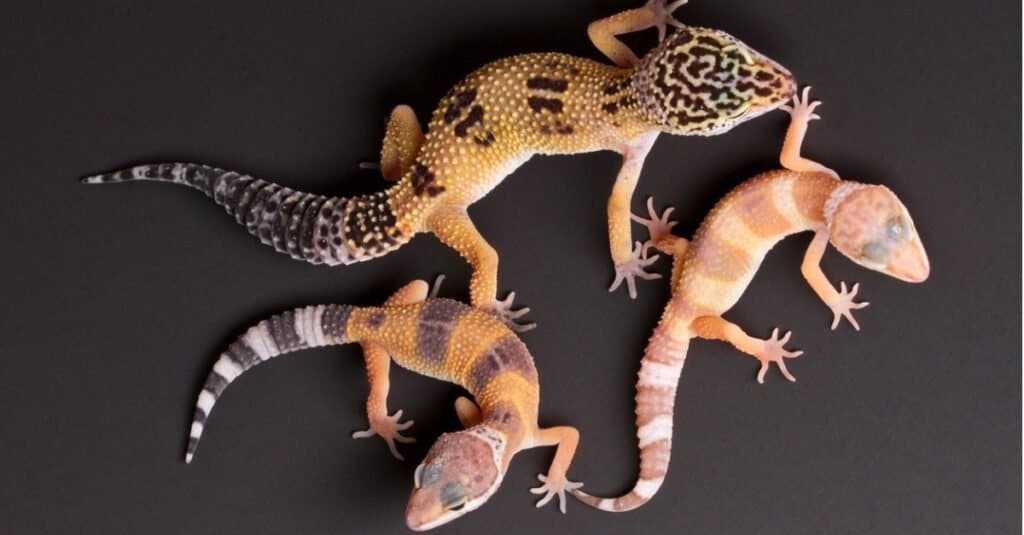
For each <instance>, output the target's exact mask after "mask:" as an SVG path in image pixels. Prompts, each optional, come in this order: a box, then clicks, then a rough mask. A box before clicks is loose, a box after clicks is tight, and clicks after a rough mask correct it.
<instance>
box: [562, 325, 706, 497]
mask: <svg viewBox="0 0 1024 535" xmlns="http://www.w3.org/2000/svg"><path fill="white" fill-rule="evenodd" d="M673 322H674V320H673V318H672V317H670V316H666V317H663V318H662V320H661V322H660V323H659V324H658V327H657V328H656V329H655V330H654V334H653V335H651V339H650V341H649V342H648V344H647V349H646V350H645V351H644V358H643V360H642V361H641V362H640V373H639V374H638V376H639V379H638V381H637V386H636V429H637V431H636V434H637V438H638V439H639V443H640V477H639V478H638V479H637V481H636V483H634V485H633V489H632V490H630V491H629V492H627V493H626V494H623V495H621V496H618V497H615V498H601V497H598V496H591V495H589V494H587V493H585V492H583V491H580V490H573V491H571V492H572V493H573V495H574V496H576V498H578V499H579V500H580V501H582V502H583V503H585V504H587V505H589V506H591V507H594V508H597V509H600V510H602V511H611V512H623V511H629V510H632V509H636V508H637V507H640V506H641V505H643V504H645V503H647V502H648V501H649V500H650V499H651V498H652V497H654V495H655V494H656V493H657V492H658V489H659V488H661V484H662V483H663V482H664V481H665V475H666V474H667V473H668V463H669V460H670V459H671V457H672V419H673V407H674V406H675V399H676V387H677V386H678V384H679V374H680V373H681V372H682V371H683V363H684V362H685V361H686V351H687V349H688V347H689V345H690V341H689V339H685V340H679V339H677V338H674V337H673V336H672V335H671V333H672V332H673V330H674V329H671V328H670V327H671V326H672V323H673Z"/></svg>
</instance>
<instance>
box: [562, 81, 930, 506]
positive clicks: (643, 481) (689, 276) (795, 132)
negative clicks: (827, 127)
mask: <svg viewBox="0 0 1024 535" xmlns="http://www.w3.org/2000/svg"><path fill="white" fill-rule="evenodd" d="M807 96H808V93H807V91H806V90H805V91H804V96H803V100H801V99H799V98H798V97H794V105H793V106H792V107H791V108H790V112H791V114H792V122H791V124H790V128H789V131H788V132H787V136H786V142H785V144H784V147H783V150H782V154H781V158H780V159H781V160H782V163H783V165H784V166H785V167H786V168H785V169H782V170H776V171H770V172H766V173H763V174H760V175H758V176H756V177H754V178H751V179H749V180H747V181H746V182H744V183H742V184H740V185H739V186H737V187H736V188H735V189H733V190H732V191H731V192H730V193H728V194H727V195H726V196H725V197H724V198H723V199H722V200H721V201H719V202H718V204H717V205H715V207H714V208H713V209H712V210H711V212H710V213H709V214H708V216H707V217H706V218H705V219H704V221H703V222H702V223H701V225H700V227H699V228H698V230H697V231H696V233H695V234H694V236H693V239H692V241H689V242H688V241H687V240H684V239H682V238H678V237H675V236H672V235H671V234H670V233H669V230H670V229H671V227H672V225H674V222H671V221H669V220H668V214H669V212H670V211H671V209H669V210H668V211H666V213H665V214H664V215H663V216H661V217H659V216H658V215H657V214H656V213H655V212H654V207H653V203H649V204H648V206H649V210H650V219H641V218H637V219H638V220H639V221H641V222H643V223H645V224H646V225H647V227H648V229H649V230H650V232H651V239H652V241H653V242H654V245H655V247H657V248H658V249H660V250H662V251H664V252H665V253H667V254H669V255H672V256H673V268H672V297H671V299H670V301H669V303H668V305H667V306H666V307H665V310H664V312H663V314H662V316H661V319H660V321H659V323H658V325H657V327H656V328H655V329H654V332H653V334H652V335H651V338H650V341H649V343H648V345H647V348H646V350H645V351H644V355H643V359H642V361H641V365H640V372H639V374H638V382H637V394H636V418H637V419H636V422H637V437H638V439H639V447H640V474H639V478H638V479H637V481H636V483H635V484H634V486H633V489H632V490H630V491H629V492H628V493H626V494H624V495H622V496H619V497H616V498H599V497H595V496H591V495H589V494H586V493H584V492H582V491H579V490H574V491H573V494H574V495H575V496H576V497H577V498H579V499H580V500H582V501H583V502H585V503H587V504H589V505H591V506H593V507H596V508H599V509H602V510H606V511H628V510H630V509H634V508H636V507H639V506H641V505H643V504H644V503H646V502H647V501H648V500H650V499H651V497H653V496H654V494H655V493H656V492H657V491H658V489H659V488H660V486H661V484H662V482H663V481H664V480H665V476H666V473H667V471H668V464H669V459H670V458H671V448H672V427H673V423H672V422H673V405H674V400H675V394H676V386H677V384H678V380H679V376H680V373H681V372H682V368H683V363H684V361H685V359H686V353H687V349H688V347H689V344H690V340H692V339H694V338H705V339H713V340H723V341H727V342H729V343H731V344H732V345H733V346H735V347H736V348H737V349H739V350H740V351H742V352H744V353H747V354H749V355H750V356H753V357H755V358H756V359H758V360H759V361H760V362H761V367H760V370H759V372H758V376H757V379H758V382H763V380H764V375H765V373H766V372H767V370H768V367H769V365H770V364H771V363H772V362H774V363H775V364H776V365H778V366H779V369H780V371H781V372H782V374H783V375H784V376H785V377H786V378H787V379H789V380H790V381H795V379H794V378H793V376H792V374H790V373H789V371H788V369H787V368H786V365H785V360H784V359H787V358H794V357H797V356H799V355H800V354H802V351H790V350H787V349H786V348H785V344H786V343H787V341H788V340H789V337H790V333H787V334H786V335H784V336H782V337H781V338H780V337H779V336H778V332H779V331H778V329H775V330H774V332H773V333H772V336H771V338H769V339H767V340H760V339H757V338H753V337H751V336H749V335H748V334H746V333H745V332H743V330H742V329H741V328H740V327H738V326H737V325H735V324H733V323H730V322H729V321H727V320H725V319H723V318H722V314H724V313H725V312H726V311H727V310H729V309H730V308H732V306H733V305H734V304H735V303H736V302H737V301H738V300H739V298H740V296H741V295H742V294H743V292H744V291H745V290H746V288H747V286H748V285H749V284H750V281H751V280H752V278H753V276H754V274H755V273H756V271H757V269H758V267H759V266H760V264H761V262H762V261H763V260H764V258H765V255H766V254H767V253H768V251H769V250H770V249H771V248H772V247H773V246H774V245H775V244H776V243H778V242H779V241H780V240H782V239H784V238H785V237H787V236H789V235H791V234H794V233H797V232H803V231H807V230H811V231H814V232H815V237H814V239H813V240H812V242H811V245H810V247H809V248H808V250H807V254H806V255H805V257H804V261H803V265H802V269H801V271H802V272H803V275H804V277H805V278H806V279H807V281H808V283H809V284H810V286H811V288H812V289H813V290H814V291H815V293H817V295H818V296H819V297H820V298H821V299H822V300H823V301H824V302H825V304H826V305H827V306H828V307H829V308H830V309H831V310H832V312H833V323H832V328H833V329H835V328H836V326H838V324H839V322H840V320H841V319H842V318H846V319H847V320H848V321H850V323H851V324H852V325H853V326H854V327H855V328H857V329H858V330H859V328H860V327H859V325H858V324H857V322H856V320H854V318H853V315H852V311H853V310H856V309H860V308H863V307H865V306H867V303H864V302H857V301H854V296H855V295H856V293H857V290H858V288H859V287H858V285H854V286H853V287H852V289H850V290H847V288H846V283H842V284H841V286H840V288H841V291H839V292H837V291H836V290H835V288H833V286H832V285H831V283H829V281H828V280H827V279H826V277H825V275H824V273H822V271H821V268H820V266H819V262H820V260H821V257H822V254H823V253H824V251H825V248H826V247H827V245H828V244H829V243H832V244H833V245H834V246H835V247H836V248H837V249H838V250H839V251H840V252H841V253H843V254H844V255H845V256H847V257H848V258H850V259H851V260H853V261H854V262H856V263H857V264H860V265H861V266H864V267H867V268H869V269H872V270H875V271H879V272H882V273H885V274H887V275H890V276H892V277H895V278H897V279H900V280H904V281H908V282H922V281H924V280H925V279H926V278H927V277H928V274H929V271H930V267H929V263H928V257H927V255H926V253H925V250H924V247H923V246H922V244H921V241H920V238H919V236H918V234H917V231H916V229H915V227H914V222H913V220H912V219H911V217H910V214H909V212H908V211H907V209H906V207H905V206H904V205H903V204H902V203H901V202H900V200H899V199H898V198H897V197H896V195H895V194H894V193H893V192H892V191H890V190H889V189H888V188H886V187H884V186H877V185H868V184H862V183H859V182H852V181H846V180H840V179H838V175H836V174H835V172H834V171H832V170H831V169H828V168H827V167H825V166H823V165H821V164H819V163H817V162H813V161H811V160H807V159H805V158H803V157H801V156H800V146H801V144H802V142H803V137H804V134H805V132H806V127H807V123H808V122H809V121H810V120H812V119H816V118H818V116H817V115H816V114H814V113H813V111H814V109H815V107H817V105H818V104H819V103H818V102H814V103H809V102H808V100H807Z"/></svg>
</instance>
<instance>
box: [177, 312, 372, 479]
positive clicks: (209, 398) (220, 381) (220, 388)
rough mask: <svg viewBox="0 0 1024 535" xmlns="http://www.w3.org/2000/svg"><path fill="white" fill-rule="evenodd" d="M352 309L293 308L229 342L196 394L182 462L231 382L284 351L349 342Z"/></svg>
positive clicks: (190, 453)
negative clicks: (348, 331) (347, 331)
mask: <svg viewBox="0 0 1024 535" xmlns="http://www.w3.org/2000/svg"><path fill="white" fill-rule="evenodd" d="M355 309H356V308H355V307H352V306H349V305H316V306H307V307H303V308H296V309H295V310H289V311H287V312H283V313H281V314H278V315H276V316H273V317H271V318H270V319H267V320H264V321H261V322H259V323H257V324H256V325H255V326H254V327H251V328H250V329H249V330H248V331H246V332H245V334H243V335H242V336H241V337H239V338H238V340H236V341H235V342H234V343H233V344H231V345H230V346H229V347H228V350H227V351H225V352H224V353H223V354H221V356H220V358H219V359H217V362H216V363H215V364H214V365H213V371H211V372H210V375H209V377H207V379H206V384H204V385H203V390H202V392H200V393H199V399H198V400H197V401H196V411H195V414H194V416H193V417H192V429H191V431H190V432H189V439H188V447H187V449H186V450H185V462H186V463H190V462H192V457H193V456H194V455H195V452H196V448H197V447H199V437H200V436H202V434H203V427H204V426H205V425H206V419H207V417H208V416H209V415H210V411H211V410H213V405H214V403H216V402H217V399H218V398H219V397H220V395H221V394H223V393H224V389H226V388H227V387H228V385H229V384H231V382H232V381H234V380H235V379H237V378H238V376H239V375H241V374H242V373H243V372H245V371H246V370H248V369H249V368H252V367H253V366H255V365H257V364H259V363H261V362H265V361H267V360H270V359H272V358H274V357H276V356H278V355H282V354H284V353H289V352H292V351H298V350H300V349H305V348H310V347H322V346H330V345H341V344H347V343H349V342H351V341H352V340H350V339H349V338H348V336H347V335H346V328H347V327H348V321H349V317H350V316H351V315H352V312H353V311H354V310H355Z"/></svg>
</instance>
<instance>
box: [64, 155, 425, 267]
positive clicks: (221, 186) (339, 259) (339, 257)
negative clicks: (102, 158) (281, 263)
mask: <svg viewBox="0 0 1024 535" xmlns="http://www.w3.org/2000/svg"><path fill="white" fill-rule="evenodd" d="M131 180H152V181H158V182H172V183H175V184H184V185H186V186H190V187H192V188H195V189H197V190H199V191H202V192H203V193H205V194H206V195H207V196H209V197H211V198H213V200H214V201H215V202H216V203H217V204H219V205H221V206H223V207H224V209H225V210H227V212H228V214H231V215H233V216H235V219H236V220H237V221H238V223H239V224H241V225H244V226H245V228H246V229H247V230H248V231H249V233H250V234H252V235H254V236H256V237H257V238H259V239H260V241H261V242H263V243H264V244H266V245H270V246H271V247H273V248H274V249H275V250H277V251H278V252H281V253H284V254H287V255H289V256H291V257H292V258H294V259H296V260H303V261H306V262H309V263H312V264H327V265H329V266H335V265H339V264H351V263H353V262H358V261H361V260H368V259H370V258H374V257H377V256H381V255H383V254H385V253H387V252H390V251H392V250H394V249H397V248H398V246H400V245H402V244H403V243H405V242H406V241H408V237H400V236H397V229H395V228H393V224H394V221H395V217H394V215H393V214H392V212H391V208H390V205H389V204H388V203H387V198H386V196H385V194H384V193H383V192H381V193H377V194H372V195H368V196H362V197H356V198H352V199H348V198H343V197H325V196H323V195H314V194H312V193H306V192H302V191H296V190H293V189H291V188H287V187H284V186H281V185H279V184H274V183H273V182H268V181H266V180H262V179H259V178H253V177H251V176H249V175H243V174H240V173H237V172H235V171H226V170H224V169H218V168H216V167H210V166H208V165H200V164H193V163H161V164H152V165H140V166H136V167H131V168H128V169H123V170H120V171H115V172H113V173H107V174H101V175H94V176H90V177H86V178H84V179H82V182H84V183H86V184H108V183H114V182H127V181H131ZM371 222H372V225H373V227H376V228H374V229H373V230H376V231H378V232H369V233H368V232H367V231H366V230H367V226H368V224H371ZM388 224H391V226H390V227H389V226H388ZM346 228H347V229H349V232H346ZM346 234H351V235H348V236H347V235H346ZM367 234H369V235H370V237H369V238H368V237H367Z"/></svg>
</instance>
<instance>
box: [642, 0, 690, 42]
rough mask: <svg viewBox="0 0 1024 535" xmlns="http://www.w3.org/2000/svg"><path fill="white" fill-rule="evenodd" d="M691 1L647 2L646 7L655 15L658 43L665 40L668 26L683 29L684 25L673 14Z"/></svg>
mask: <svg viewBox="0 0 1024 535" xmlns="http://www.w3.org/2000/svg"><path fill="white" fill-rule="evenodd" d="M688 1H689V0H675V2H669V1H668V0H647V3H646V4H644V7H645V8H647V9H649V10H650V11H651V12H652V13H653V14H654V27H655V28H657V29H658V42H659V43H660V42H661V41H664V40H665V32H666V30H667V29H668V28H667V27H668V26H675V27H676V28H682V27H683V23H682V22H679V21H678V20H676V18H675V17H673V16H672V12H673V11H675V10H677V9H679V8H680V7H683V5H685V4H686V3H687V2H688Z"/></svg>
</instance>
